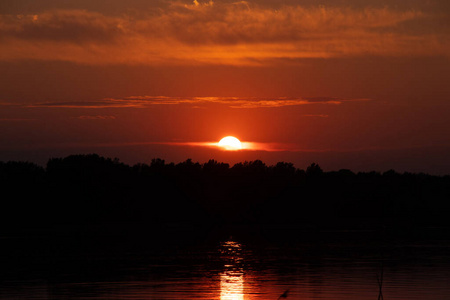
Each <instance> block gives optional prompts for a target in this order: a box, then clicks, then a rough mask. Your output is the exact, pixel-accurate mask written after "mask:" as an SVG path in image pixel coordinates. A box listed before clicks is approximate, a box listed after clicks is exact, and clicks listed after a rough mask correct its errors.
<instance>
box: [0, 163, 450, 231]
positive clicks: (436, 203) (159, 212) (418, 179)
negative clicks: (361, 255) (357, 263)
mask: <svg viewBox="0 0 450 300" xmlns="http://www.w3.org/2000/svg"><path fill="white" fill-rule="evenodd" d="M0 187H1V191H2V197H1V199H2V200H1V206H2V209H1V220H2V223H3V224H2V227H3V232H14V231H16V230H22V229H29V228H41V229H58V230H75V231H76V230H85V231H90V230H94V229H98V228H103V229H105V228H106V230H108V228H109V229H111V230H112V231H114V230H119V229H120V230H123V229H124V228H133V232H135V231H141V232H142V231H145V232H158V231H162V230H168V229H171V228H172V229H186V228H189V229H193V230H204V231H207V230H211V229H212V228H222V229H224V230H229V231H230V232H232V231H233V229H234V230H236V228H240V229H244V228H246V229H249V228H250V229H252V230H256V229H258V230H264V229H267V228H291V229H292V228H294V229H296V230H297V229H305V228H347V229H365V228H378V227H383V226H384V227H386V226H388V227H395V228H406V227H423V226H447V225H450V218H448V215H449V213H450V176H431V175H427V174H411V173H403V174H400V173H397V172H395V171H393V170H390V171H387V172H384V173H379V172H361V173H353V172H352V171H350V170H339V171H333V172H324V171H323V170H322V169H321V168H320V166H319V165H317V164H311V165H310V166H309V167H308V168H307V169H306V170H301V169H296V168H295V167H294V166H293V164H292V163H287V162H279V163H277V164H276V165H273V166H267V165H266V164H264V163H263V162H262V161H260V160H255V161H250V162H247V161H246V162H241V163H238V164H235V165H234V166H230V165H229V164H226V163H221V162H217V161H215V160H210V161H208V162H207V163H204V164H200V163H198V162H193V161H192V160H190V159H188V160H186V161H184V162H182V163H178V164H174V163H166V162H165V161H164V160H162V159H153V160H152V161H151V163H150V164H143V163H140V164H136V165H133V166H129V165H126V164H123V163H121V162H120V161H119V160H118V159H110V158H104V157H100V156H98V155H96V154H92V155H71V156H68V157H65V158H53V159H50V160H49V161H48V163H47V166H46V168H42V167H40V166H37V165H35V164H33V163H28V162H6V163H4V162H0Z"/></svg>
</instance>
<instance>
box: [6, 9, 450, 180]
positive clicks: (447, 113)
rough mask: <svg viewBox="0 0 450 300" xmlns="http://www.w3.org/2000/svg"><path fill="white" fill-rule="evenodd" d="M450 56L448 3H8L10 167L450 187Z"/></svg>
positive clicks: (7, 89)
mask: <svg viewBox="0 0 450 300" xmlns="http://www.w3.org/2000/svg"><path fill="white" fill-rule="evenodd" d="M449 56H450V2H449V1H447V0H420V1H419V0H324V1H320V0H303V1H302V0H284V1H282V0H281V1H280V0H278V1H275V0H261V1H232V0H215V1H209V0H208V1H206V0H196V1H190V0H186V1H184V0H178V1H170V0H154V1H148V0H127V1H119V0H95V1H93V0H89V1H87V0H65V1H61V0H40V1H35V0H2V1H1V2H0V161H8V160H22V161H32V162H36V163H39V164H42V165H45V163H46V162H47V160H48V159H49V158H51V157H62V156H66V155H70V154H88V153H98V154H100V155H104V156H108V157H118V158H119V159H121V161H124V162H125V163H129V164H134V163H137V162H143V163H149V162H150V161H151V159H152V158H156V157H158V158H162V159H165V160H166V161H167V162H180V161H184V160H186V159H188V158H191V159H193V160H194V161H199V162H206V161H208V160H209V159H216V160H218V161H224V162H228V163H230V164H233V163H236V162H239V161H244V160H255V159H261V160H263V161H264V162H265V163H266V164H268V165H271V164H275V163H276V162H278V161H288V162H293V163H294V164H295V166H296V167H298V168H303V169H304V168H306V167H307V166H308V165H310V164H311V163H313V162H315V163H318V164H319V165H320V166H321V167H322V168H323V169H324V170H327V171H331V170H339V169H351V170H353V171H355V172H356V171H372V170H375V171H380V172H383V171H387V170H389V169H394V170H397V171H399V172H405V171H407V172H425V173H430V174H439V175H442V174H450V155H448V154H449V153H450V139H449V136H450V84H449V75H448V74H450V59H449V58H450V57H449ZM228 135H232V136H235V137H237V138H239V139H240V140H241V141H245V142H247V143H248V145H252V146H251V147H249V148H247V149H243V150H240V151H225V150H223V149H220V148H218V147H215V146H211V143H216V142H218V141H219V140H220V139H221V138H222V137H224V136H228Z"/></svg>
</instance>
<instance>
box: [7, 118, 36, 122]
mask: <svg viewBox="0 0 450 300" xmlns="http://www.w3.org/2000/svg"><path fill="white" fill-rule="evenodd" d="M32 121H37V119H27V118H0V122H32Z"/></svg>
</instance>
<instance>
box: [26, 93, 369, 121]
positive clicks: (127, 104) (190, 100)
mask: <svg viewBox="0 0 450 300" xmlns="http://www.w3.org/2000/svg"><path fill="white" fill-rule="evenodd" d="M355 101H363V102H365V101H370V99H366V98H361V99H356V98H336V97H320V98H319V97H316V98H302V97H298V98H295V97H279V98H256V97H163V96H158V97H154V96H133V97H126V98H123V99H115V98H108V99H103V100H101V101H93V102H54V103H37V104H30V105H26V106H27V107H59V108H147V107H151V106H153V105H190V106H192V107H193V108H201V107H205V106H207V105H210V104H219V105H224V106H227V107H230V108H276V107H283V106H299V105H308V104H334V105H338V104H342V103H345V102H355ZM82 117H84V118H86V119H87V118H98V117H107V116H82ZM109 117H111V116H109ZM79 118H81V117H79Z"/></svg>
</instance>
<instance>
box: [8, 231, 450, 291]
mask: <svg viewBox="0 0 450 300" xmlns="http://www.w3.org/2000/svg"><path fill="white" fill-rule="evenodd" d="M430 232H431V233H430V234H428V233H427V234H423V235H422V236H421V238H415V237H411V236H408V237H404V238H403V237H398V236H397V237H395V238H387V239H385V240H383V239H379V238H374V235H373V233H370V232H367V233H366V232H346V231H328V232H321V233H318V234H317V236H315V237H314V238H311V235H312V234H311V233H308V234H307V237H306V238H305V239H304V240H303V241H302V239H300V242H298V241H297V242H295V243H288V242H286V241H284V242H279V241H278V242H271V241H263V242H261V241H258V242H255V241H254V240H251V239H244V240H245V241H244V240H242V239H240V238H235V237H229V238H224V239H222V240H220V239H217V240H214V239H212V240H209V241H208V242H204V243H199V244H194V245H189V246H164V245H158V243H159V241H158V240H155V241H154V243H155V247H154V248H152V247H150V248H149V247H142V248H141V246H140V244H139V243H136V244H134V245H126V246H123V247H119V248H120V251H119V250H117V249H118V247H117V244H114V243H112V244H111V245H108V243H104V247H100V248H98V247H97V248H95V249H91V248H90V247H89V244H88V243H87V244H84V245H83V246H80V244H79V243H77V240H76V238H71V242H70V243H68V242H67V241H65V242H61V243H58V242H54V240H55V239H54V237H52V240H53V243H52V246H49V247H47V248H49V249H51V250H48V249H47V248H45V247H42V245H43V244H46V242H45V238H42V237H35V238H34V239H33V241H32V242H30V241H28V242H27V243H26V245H28V246H27V247H28V249H27V250H23V249H22V250H21V249H19V248H21V247H23V245H24V243H19V242H17V241H18V240H20V239H23V237H14V238H12V237H8V238H6V237H5V238H3V239H2V241H3V244H4V245H14V244H17V245H19V244H20V245H22V246H20V247H19V246H18V248H17V249H13V248H14V247H13V246H11V247H10V248H11V249H13V251H12V252H14V253H12V252H4V253H3V254H2V262H3V263H6V264H7V268H6V269H4V270H6V271H3V272H2V277H1V278H2V281H1V290H0V299H161V300H166V299H167V300H168V299H216V300H244V299H245V300H257V299H261V300H262V299H265V300H270V299H273V300H276V299H278V298H279V297H280V296H281V295H282V294H283V293H285V292H286V294H285V296H286V297H285V298H281V299H288V300H289V299H330V300H331V299H333V300H336V299H342V300H344V299H346V300H351V299H358V300H366V299H367V300H369V299H370V300H372V299H378V295H379V281H381V283H382V294H383V296H384V299H410V300H411V299H421V300H423V299H430V300H431V299H433V300H444V299H446V300H447V299H450V241H449V240H448V239H447V238H442V235H441V234H440V232H442V231H440V230H437V232H438V234H433V232H432V231H430ZM299 234H301V233H299ZM143 238H145V239H150V240H151V239H152V237H150V236H148V237H143ZM27 239H28V240H29V238H27ZM97 243H103V242H100V241H97ZM121 243H132V241H126V242H125V241H121ZM33 245H35V249H34V250H33V249H31V250H30V247H34V246H33ZM67 247H71V248H73V251H68V250H67V249H66V248H67ZM45 249H47V250H45Z"/></svg>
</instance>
